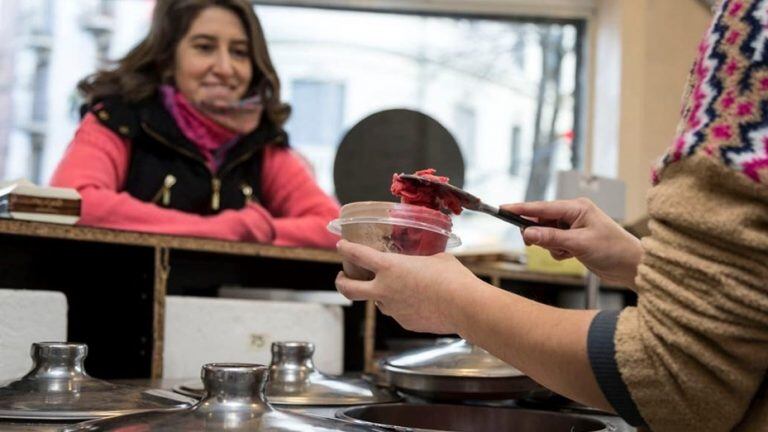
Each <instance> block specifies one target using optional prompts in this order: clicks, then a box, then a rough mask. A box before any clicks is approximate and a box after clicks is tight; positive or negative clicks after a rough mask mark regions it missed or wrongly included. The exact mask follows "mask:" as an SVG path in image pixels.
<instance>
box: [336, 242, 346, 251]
mask: <svg viewBox="0 0 768 432" xmlns="http://www.w3.org/2000/svg"><path fill="white" fill-rule="evenodd" d="M343 241H344V240H339V241H337V242H336V249H338V248H340V247H341V242H343Z"/></svg>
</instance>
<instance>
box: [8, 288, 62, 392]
mask: <svg viewBox="0 0 768 432" xmlns="http://www.w3.org/2000/svg"><path fill="white" fill-rule="evenodd" d="M66 340H67V298H66V297H65V296H64V294H62V293H60V292H53V291H27V290H9V289H0V380H8V379H12V378H18V377H20V376H21V375H23V374H25V373H26V372H28V371H29V369H30V367H31V366H32V360H31V359H30V357H29V348H30V346H31V345H32V343H33V342H60V341H66Z"/></svg>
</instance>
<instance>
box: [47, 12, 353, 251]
mask: <svg viewBox="0 0 768 432" xmlns="http://www.w3.org/2000/svg"><path fill="white" fill-rule="evenodd" d="M79 89H80V91H81V92H82V93H83V95H84V96H85V98H86V101H87V104H86V105H85V106H84V107H83V110H82V112H83V113H84V118H83V120H82V123H81V125H80V127H79V129H78V131H77V133H76V135H75V138H74V140H73V141H72V143H71V144H70V147H69V149H68V150H67V152H66V154H65V156H64V158H63V160H62V161H61V163H60V164H59V167H58V169H57V170H56V172H55V173H54V176H53V179H52V180H51V183H52V184H54V185H57V186H67V187H74V188H77V189H78V191H79V192H80V193H81V195H82V197H83V214H82V217H81V219H80V223H81V224H84V225H94V226H101V227H106V228H116V229H127V230H137V231H146V232H158V233H167V234H177V235H191V236H201V237H213V238H221V239H227V240H244V241H254V242H260V243H272V244H276V245H284V246H315V247H329V246H332V245H333V244H334V243H335V238H334V236H332V235H330V234H329V233H327V231H326V230H325V225H326V224H327V223H328V221H330V220H331V219H333V218H334V217H336V216H337V214H338V205H337V203H336V202H335V201H334V200H333V199H332V198H330V197H328V196H327V195H326V194H324V193H323V192H322V191H321V190H320V188H319V187H318V186H317V185H316V184H315V182H314V180H313V178H312V177H311V175H310V173H309V172H308V171H307V169H306V167H305V165H304V162H303V161H302V160H301V159H300V158H299V157H298V156H297V155H296V154H294V153H293V152H292V151H291V150H290V149H289V145H288V139H287V134H286V133H285V132H284V130H283V124H284V123H285V121H286V119H287V118H288V115H289V112H290V109H289V107H288V106H287V105H286V104H284V103H283V102H282V101H281V99H280V80H279V78H278V76H277V74H276V72H275V69H274V67H273V66H272V62H271V60H270V57H269V52H268V51H267V46H266V42H265V40H264V35H263V33H262V30H261V26H260V24H259V21H258V19H257V17H256V15H255V13H254V12H253V9H252V8H251V6H250V4H249V3H248V2H247V1H246V0H160V1H158V2H157V5H156V7H155V11H154V15H153V19H152V25H151V28H150V31H149V34H148V35H147V36H146V37H145V38H144V40H142V41H141V42H140V43H139V44H138V45H137V46H136V47H135V48H133V49H132V50H131V51H130V52H129V53H128V54H127V55H126V56H125V57H123V58H122V59H121V60H119V61H118V62H117V63H116V67H115V68H114V69H111V70H105V71H100V72H97V73H95V74H93V75H91V76H89V77H87V78H85V79H84V80H83V81H81V82H80V85H79Z"/></svg>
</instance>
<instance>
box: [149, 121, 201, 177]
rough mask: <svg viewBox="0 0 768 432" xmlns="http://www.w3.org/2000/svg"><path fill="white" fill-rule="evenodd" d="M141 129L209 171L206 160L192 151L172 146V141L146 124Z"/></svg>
mask: <svg viewBox="0 0 768 432" xmlns="http://www.w3.org/2000/svg"><path fill="white" fill-rule="evenodd" d="M141 128H142V129H144V131H145V132H146V133H147V134H149V135H150V136H151V137H152V138H154V139H156V140H157V141H159V142H160V143H161V144H163V145H165V146H166V147H169V148H171V149H173V150H175V151H177V152H179V153H181V154H183V155H184V156H187V157H188V158H190V159H194V160H196V161H198V162H200V163H201V164H203V166H205V168H206V169H208V165H207V164H206V163H205V160H204V159H203V158H202V157H199V156H198V155H196V154H194V153H193V152H191V151H189V150H187V149H185V148H183V147H179V146H177V145H174V144H172V143H171V142H170V141H168V140H167V139H165V138H163V136H162V135H160V134H159V133H157V132H155V131H154V130H152V128H150V127H149V126H148V125H147V124H146V123H144V122H142V123H141Z"/></svg>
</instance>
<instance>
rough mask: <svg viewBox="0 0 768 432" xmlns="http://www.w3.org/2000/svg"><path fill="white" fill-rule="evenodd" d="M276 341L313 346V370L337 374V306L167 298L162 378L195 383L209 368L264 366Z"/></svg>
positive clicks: (340, 349) (340, 324)
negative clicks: (221, 364) (216, 365)
mask: <svg viewBox="0 0 768 432" xmlns="http://www.w3.org/2000/svg"><path fill="white" fill-rule="evenodd" d="M279 341H307V342H313V343H314V344H315V357H314V359H315V365H316V366H317V368H318V370H320V371H322V372H326V373H330V374H340V373H342V372H343V369H344V366H343V355H344V315H343V312H342V309H341V306H338V305H322V304H314V303H300V302H279V301H264V300H240V299H221V298H200V297H178V296H169V297H167V299H166V312H165V349H164V350H163V377H164V378H190V377H196V376H199V375H200V367H201V366H202V365H203V364H205V363H210V362H245V363H262V364H269V361H270V357H271V352H270V345H271V344H272V342H279Z"/></svg>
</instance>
